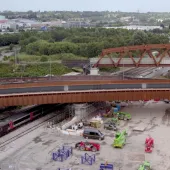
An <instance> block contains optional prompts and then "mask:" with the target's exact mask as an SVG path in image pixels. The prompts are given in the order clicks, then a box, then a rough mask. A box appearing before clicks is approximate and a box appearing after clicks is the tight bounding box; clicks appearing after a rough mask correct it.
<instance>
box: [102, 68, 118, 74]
mask: <svg viewBox="0 0 170 170" xmlns="http://www.w3.org/2000/svg"><path fill="white" fill-rule="evenodd" d="M119 70H120V68H119V67H110V68H109V67H104V68H100V71H102V72H110V73H112V72H116V71H119Z"/></svg>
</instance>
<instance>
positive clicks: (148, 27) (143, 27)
mask: <svg viewBox="0 0 170 170" xmlns="http://www.w3.org/2000/svg"><path fill="white" fill-rule="evenodd" d="M106 28H114V29H119V28H122V29H128V30H143V31H144V30H146V31H149V30H154V29H160V30H162V27H160V26H139V25H130V26H122V27H106Z"/></svg>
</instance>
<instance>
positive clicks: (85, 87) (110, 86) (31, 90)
mask: <svg viewBox="0 0 170 170" xmlns="http://www.w3.org/2000/svg"><path fill="white" fill-rule="evenodd" d="M142 88H143V84H141V83H139V84H103V85H73V86H68V87H65V86H50V87H29V88H11V89H0V94H12V93H34V92H35V93H37V92H56V91H60V92H61V91H85V90H111V89H142ZM156 88H170V84H146V87H144V89H156ZM65 89H66V90H65Z"/></svg>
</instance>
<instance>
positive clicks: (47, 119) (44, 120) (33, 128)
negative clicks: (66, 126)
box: [0, 112, 63, 148]
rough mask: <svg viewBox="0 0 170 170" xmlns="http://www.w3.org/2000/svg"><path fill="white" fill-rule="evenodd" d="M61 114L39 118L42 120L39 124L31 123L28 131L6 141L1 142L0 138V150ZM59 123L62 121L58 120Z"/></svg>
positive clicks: (37, 122) (36, 122)
mask: <svg viewBox="0 0 170 170" xmlns="http://www.w3.org/2000/svg"><path fill="white" fill-rule="evenodd" d="M61 114H63V113H62V112H61ZM61 114H58V115H56V112H55V113H52V114H50V115H46V116H44V117H42V118H40V119H43V120H41V121H40V122H39V121H34V122H31V123H32V124H34V123H35V125H33V126H32V127H29V126H28V129H26V130H24V131H23V132H20V133H19V134H17V135H15V136H13V137H10V138H9V139H6V140H4V141H2V140H1V139H2V137H1V138H0V148H3V147H5V146H6V145H8V144H10V143H12V142H14V141H15V140H17V139H19V138H21V137H23V136H25V135H26V134H28V133H30V132H32V131H34V130H36V129H38V128H39V127H41V126H43V125H45V124H46V123H47V121H50V120H52V119H53V118H55V117H57V116H61ZM38 120H39V119H38ZM59 121H62V119H61V120H59ZM27 125H30V124H27ZM25 126H26V125H25ZM9 134H10V133H9Z"/></svg>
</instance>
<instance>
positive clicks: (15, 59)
mask: <svg viewBox="0 0 170 170" xmlns="http://www.w3.org/2000/svg"><path fill="white" fill-rule="evenodd" d="M14 51H15V67H16V64H17V54H16V53H17V52H16V48H15V49H14Z"/></svg>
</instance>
